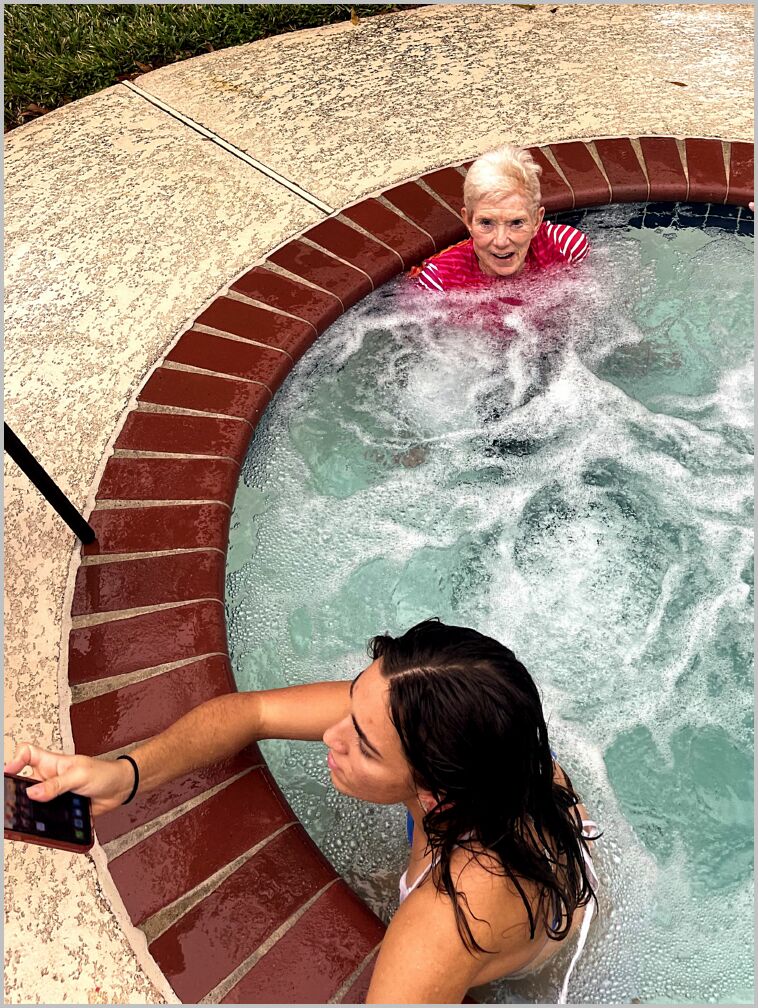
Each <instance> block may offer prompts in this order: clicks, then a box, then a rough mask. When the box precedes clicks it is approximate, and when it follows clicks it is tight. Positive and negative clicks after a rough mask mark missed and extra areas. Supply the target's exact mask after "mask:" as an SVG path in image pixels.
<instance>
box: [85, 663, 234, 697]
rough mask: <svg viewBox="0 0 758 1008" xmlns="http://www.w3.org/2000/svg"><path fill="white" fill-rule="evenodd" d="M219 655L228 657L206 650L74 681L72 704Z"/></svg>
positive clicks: (146, 680)
mask: <svg viewBox="0 0 758 1008" xmlns="http://www.w3.org/2000/svg"><path fill="white" fill-rule="evenodd" d="M219 656H220V657H222V658H226V652H225V651H206V652H204V653H203V654H199V655H192V656H191V657H190V658H178V659H177V660H176V661H171V662H164V663H163V664H162V665H152V666H151V667H150V668H141V669H134V670H133V671H132V672H122V673H120V674H119V675H112V676H108V677H107V678H102V679H90V680H89V681H87V682H81V683H72V685H71V706H72V707H73V705H74V704H77V703H84V702H85V701H86V700H94V699H95V697H99V696H104V695H105V694H106V693H113V692H114V691H115V690H118V689H123V688H124V687H125V686H133V685H134V684H135V683H142V682H148V681H149V680H150V679H156V678H157V677H158V676H161V675H163V674H164V673H166V672H173V671H174V669H180V668H184V666H185V665H192V664H194V663H195V662H199V661H205V660H206V659H207V658H218V657H219Z"/></svg>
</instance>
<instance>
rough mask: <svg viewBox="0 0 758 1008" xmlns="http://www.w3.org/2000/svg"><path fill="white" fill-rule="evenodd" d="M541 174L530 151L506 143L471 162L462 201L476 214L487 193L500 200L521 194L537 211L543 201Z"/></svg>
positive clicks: (464, 184)
mask: <svg viewBox="0 0 758 1008" xmlns="http://www.w3.org/2000/svg"><path fill="white" fill-rule="evenodd" d="M541 173H542V169H541V168H540V166H539V165H538V164H537V163H536V161H535V160H534V158H533V157H532V155H531V154H530V153H529V152H528V151H526V150H522V149H521V148H520V147H514V146H513V144H503V146H502V147H497V148H496V149H495V150H491V151H487V152H486V154H482V155H481V156H480V157H478V158H477V159H476V161H474V163H473V164H472V165H471V167H470V168H469V170H468V172H467V173H466V180H465V182H464V183H463V202H464V204H465V206H466V209H467V210H468V212H469V213H473V210H474V207H475V206H476V204H477V203H478V202H479V200H480V199H482V198H483V197H485V196H487V197H490V198H495V199H501V198H502V197H503V196H512V195H513V194H514V193H521V194H522V195H523V196H525V197H526V200H527V202H528V203H529V204H530V207H531V210H532V213H536V212H537V210H538V209H539V207H540V204H541V202H542V193H541V192H540V174H541Z"/></svg>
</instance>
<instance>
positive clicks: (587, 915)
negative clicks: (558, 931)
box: [557, 900, 595, 1004]
mask: <svg viewBox="0 0 758 1008" xmlns="http://www.w3.org/2000/svg"><path fill="white" fill-rule="evenodd" d="M594 910H595V904H594V902H593V901H592V900H590V902H589V903H588V904H587V906H586V907H585V909H584V917H583V919H582V924H581V927H580V928H579V943H578V945H577V946H576V952H574V957H573V959H572V960H571V962H570V964H569V968H568V969H567V970H566V976H565V977H564V978H563V986H562V987H561V993H560V994H559V995H558V1001H557V1004H566V998H567V996H568V985H569V980H570V979H571V974H572V973H573V972H574V966H576V964H577V962H578V961H579V956H580V955H581V954H582V950H583V949H584V943H585V942H586V941H587V935H588V933H589V930H590V923H591V921H592V914H593V913H594Z"/></svg>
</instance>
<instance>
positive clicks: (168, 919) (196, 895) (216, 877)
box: [140, 763, 298, 944]
mask: <svg viewBox="0 0 758 1008" xmlns="http://www.w3.org/2000/svg"><path fill="white" fill-rule="evenodd" d="M263 766H264V764H263V763H259V764H257V765H256V766H254V767H251V768H250V769H251V770H256V769H259V768H260V767H263ZM246 772H247V771H246ZM240 776H241V775H240ZM236 779H237V778H234V780H236ZM230 783H231V782H230ZM297 825H298V823H297V822H296V821H295V820H293V821H292V822H288V823H285V825H284V826H280V827H279V828H278V829H275V830H274V831H273V833H269V835H268V836H267V837H264V838H263V840H260V841H259V842H258V843H257V844H255V845H254V846H252V847H250V848H249V849H248V850H246V851H245V852H244V853H243V854H240V855H239V856H238V857H236V858H234V860H233V861H229V862H228V864H225V865H223V867H221V868H219V869H218V871H216V872H214V873H213V875H211V876H210V877H209V878H207V879H205V880H204V881H203V882H200V883H199V884H198V885H196V886H195V888H194V889H191V890H190V891H189V892H187V893H184V895H183V896H179V897H178V898H177V899H175V900H174V902H173V903H169V904H168V906H165V907H163V908H162V909H161V910H156V912H155V913H154V914H153V916H152V917H148V919H147V920H146V921H143V923H142V924H141V925H140V927H141V928H142V930H143V931H144V932H145V937H146V938H147V940H148V943H149V944H152V943H153V942H154V941H155V940H156V938H159V937H160V935H162V934H163V932H164V931H168V929H169V928H170V927H172V926H173V925H174V924H175V923H176V921H177V920H179V918H180V917H183V916H184V915H185V914H187V913H189V912H190V910H192V909H193V908H194V907H196V906H197V905H198V903H201V902H202V901H203V900H204V899H206V898H207V897H208V896H210V895H211V894H212V893H214V892H215V891H216V889H218V887H219V886H220V885H222V884H223V883H224V882H225V881H226V880H227V879H228V878H229V876H230V875H233V874H234V873H235V872H236V871H238V870H239V869H240V868H241V867H242V866H243V865H244V864H245V862H246V861H249V860H250V858H252V857H255V855H256V854H257V853H258V852H259V851H260V850H262V849H263V848H264V847H265V846H266V845H267V844H269V843H271V841H272V840H275V839H276V838H277V837H278V836H279V835H280V834H281V833H284V831H285V830H288V829H291V828H292V827H293V826H297Z"/></svg>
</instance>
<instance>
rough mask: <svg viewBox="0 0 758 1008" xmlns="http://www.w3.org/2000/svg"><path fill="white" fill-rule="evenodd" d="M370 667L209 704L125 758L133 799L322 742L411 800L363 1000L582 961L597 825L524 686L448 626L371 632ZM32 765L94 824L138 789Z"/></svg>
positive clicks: (363, 780) (377, 797) (344, 781)
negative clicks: (285, 742)
mask: <svg viewBox="0 0 758 1008" xmlns="http://www.w3.org/2000/svg"><path fill="white" fill-rule="evenodd" d="M370 655H371V657H372V661H371V664H370V665H369V666H368V667H367V668H366V669H364V670H363V671H362V672H361V673H359V674H358V676H357V677H356V678H355V679H354V680H353V681H352V682H328V683H317V684H314V685H310V686H294V687H288V688H286V689H279V690H270V691H266V692H258V693H238V694H230V695H228V696H225V697H219V698H216V699H214V700H211V701H208V702H207V703H204V704H201V705H200V706H199V707H197V708H195V710H193V711H191V712H190V713H189V714H187V715H185V716H184V717H183V718H181V719H180V720H179V721H177V722H176V724H174V725H173V726H172V727H171V728H169V729H167V730H166V731H165V732H163V733H161V734H160V735H158V736H156V737H155V738H154V739H151V740H150V741H149V742H146V743H144V744H143V745H140V746H138V747H137V748H136V749H134V750H133V751H132V753H131V756H132V758H133V759H134V760H135V761H136V763H137V765H138V767H139V780H140V788H139V789H140V792H142V791H145V790H148V789H150V788H153V787H156V786H158V785H160V784H163V783H165V782H167V781H169V780H171V779H173V778H174V777H177V776H180V775H182V774H185V773H188V772H189V771H190V770H191V769H193V768H197V767H198V766H202V765H205V764H207V763H210V762H213V761H216V760H219V759H222V758H224V757H225V756H228V755H229V754H231V753H233V752H236V751H238V750H239V749H241V748H243V747H244V746H245V745H247V744H248V743H249V742H251V741H253V740H258V739H262V738H297V739H307V740H314V741H315V740H319V739H321V738H322V737H323V741H324V742H325V743H326V745H327V747H328V756H327V763H328V766H329V770H330V772H331V777H332V781H333V783H334V786H335V787H336V788H337V789H338V790H339V791H341V792H342V793H343V794H347V795H351V796H352V797H354V798H359V799H363V800H365V801H370V802H375V803H379V804H396V803H402V804H404V805H405V807H406V809H407V814H408V824H409V833H410V835H411V836H412V845H411V850H410V856H409V860H408V867H407V869H406V871H405V873H404V874H403V877H402V879H401V881H400V895H401V903H400V907H399V909H398V911H397V913H396V914H395V916H394V918H393V919H392V921H391V922H390V925H389V927H388V929H387V933H386V935H385V938H384V941H383V943H382V947H381V950H380V953H379V956H378V959H377V963H376V967H375V970H374V974H373V978H372V981H371V986H370V989H369V993H368V998H367V1001H368V1002H369V1003H384V1004H387V1003H406V1004H408V1003H418V1004H429V1003H454V1002H458V1003H459V1002H460V1001H461V999H462V998H463V996H464V995H465V993H466V991H467V990H468V989H469V988H470V987H473V986H477V985H479V984H483V983H487V982H489V981H491V980H494V979H497V978H499V977H504V976H522V975H524V974H525V973H528V972H532V971H533V970H535V969H536V968H537V967H539V966H541V965H542V964H543V963H544V962H545V961H546V960H547V959H549V958H550V957H551V956H552V955H553V954H554V953H555V952H557V951H558V950H559V949H560V948H562V947H563V943H564V941H565V940H566V938H567V937H568V936H569V935H573V934H574V932H575V931H577V930H579V929H580V926H581V933H580V945H579V948H578V949H577V951H576V955H575V956H574V960H573V961H574V962H575V961H576V958H577V956H578V954H579V951H581V945H582V944H583V941H584V938H585V936H586V930H587V926H588V925H589V921H590V919H591V912H592V909H593V905H594V903H595V902H596V900H595V895H594V891H595V889H596V887H597V880H596V877H595V873H594V871H593V868H592V860H591V856H590V844H591V843H592V840H593V839H594V838H596V836H597V828H596V827H595V825H594V823H590V822H589V821H588V820H587V819H586V812H585V809H584V807H583V806H582V805H581V804H580V802H579V799H578V797H577V795H576V793H575V791H574V789H573V787H572V785H571V782H570V780H569V778H568V777H567V775H566V774H565V773H564V772H563V771H562V770H561V768H560V767H559V765H558V763H557V762H556V761H555V760H554V758H553V756H552V754H551V750H550V746H549V742H548V734H547V728H546V726H545V720H544V717H543V713H542V706H541V704H540V698H539V694H538V692H537V688H536V686H535V684H534V682H533V680H532V678H531V676H530V675H529V673H528V672H527V671H526V669H525V668H524V666H523V665H522V664H521V663H520V662H519V661H518V660H517V659H516V657H515V655H514V654H513V652H512V651H510V650H509V649H508V648H507V647H504V646H503V645H502V644H500V643H498V642H497V641H496V640H493V639H492V638H490V637H485V636H484V635H482V634H480V633H478V632H477V631H475V630H470V629H467V628H465V627H454V626H446V625H445V624H443V623H441V622H439V621H438V620H427V621H425V622H423V623H420V624H418V626H415V627H413V628H412V629H411V630H409V631H408V632H407V633H405V634H403V635H402V636H401V637H398V638H392V637H389V636H380V637H375V638H374V639H373V641H372V642H371V647H370ZM24 766H30V767H31V768H32V769H33V771H34V772H35V775H36V776H37V777H39V778H40V779H41V780H42V781H44V783H41V784H39V785H37V786H36V787H35V788H30V789H29V794H30V797H33V798H35V799H37V800H46V799H49V798H52V797H54V796H55V795H56V794H59V793H61V792H63V791H67V790H74V791H77V792H79V793H80V794H85V795H88V796H90V797H91V798H92V799H93V811H94V813H95V814H99V813H102V812H104V811H106V810H109V809H113V808H115V807H116V806H117V805H119V804H120V803H121V802H123V801H124V800H125V799H126V798H127V796H128V795H129V794H130V792H131V790H132V787H133V783H134V774H133V768H132V766H131V765H130V764H129V763H128V762H127V761H126V760H115V761H111V760H103V759H92V758H90V757H86V756H62V755H57V754H54V753H50V752H46V751H45V750H42V749H39V748H37V747H36V746H32V745H29V744H24V745H22V746H21V747H20V749H19V750H18V752H17V754H16V756H15V758H14V759H13V760H12V761H11V763H9V764H7V765H6V767H5V769H6V771H7V772H11V773H18V772H19V771H20V770H21V769H22V768H23V767H24ZM411 828H412V829H411ZM582 921H584V923H583V924H582ZM571 965H572V966H573V962H572V964H571ZM569 971H570V970H569ZM567 983H568V975H567V976H566V979H565V981H564V985H563V991H562V995H561V1000H563V999H565V994H566V986H567Z"/></svg>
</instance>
